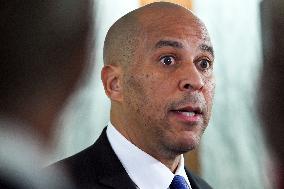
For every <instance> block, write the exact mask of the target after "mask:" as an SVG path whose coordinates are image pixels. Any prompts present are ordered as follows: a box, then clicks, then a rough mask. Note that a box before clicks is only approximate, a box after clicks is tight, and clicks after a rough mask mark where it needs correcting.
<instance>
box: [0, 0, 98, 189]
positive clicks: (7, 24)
mask: <svg viewBox="0 0 284 189" xmlns="http://www.w3.org/2000/svg"><path fill="white" fill-rule="evenodd" d="M92 12H93V3H92V2H91V0H84V1H79V0H40V1H34V0H27V1H22V0H5V1H1V5H0V61H1V64H0V188H1V189H3V188H29V189H31V188H44V189H47V188H49V189H52V188H69V187H70V186H68V183H67V180H66V178H64V175H62V174H61V173H60V171H57V170H54V172H52V171H50V172H48V173H46V174H45V175H41V174H39V173H38V170H39V168H41V166H42V163H43V161H45V154H46V153H48V151H49V147H50V145H51V143H52V132H53V131H54V129H55V128H54V125H55V122H56V119H57V118H58V114H59V113H60V111H61V110H62V108H63V105H64V104H65V103H66V100H67V98H68V97H69V96H70V94H71V93H72V92H73V91H74V89H75V88H76V84H77V82H78V79H79V78H80V76H81V75H82V72H83V71H84V68H86V66H87V65H88V64H87V63H88V60H89V46H90V44H89V43H90V42H89V41H92V39H91V35H90V34H91V29H92V22H93V20H92ZM51 177H52V179H51ZM54 178H55V179H54Z"/></svg>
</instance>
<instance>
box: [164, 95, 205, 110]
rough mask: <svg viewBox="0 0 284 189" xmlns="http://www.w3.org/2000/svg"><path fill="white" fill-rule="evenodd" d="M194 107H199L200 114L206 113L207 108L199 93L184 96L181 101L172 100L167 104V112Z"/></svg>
mask: <svg viewBox="0 0 284 189" xmlns="http://www.w3.org/2000/svg"><path fill="white" fill-rule="evenodd" d="M188 105H190V106H194V107H196V106H197V107H199V108H201V111H202V112H206V111H207V106H206V101H205V98H204V96H203V95H201V94H200V93H195V94H187V95H184V96H183V97H182V98H181V99H179V100H173V101H171V102H170V103H169V104H167V108H166V109H167V111H171V110H176V109H179V108H182V107H184V106H188Z"/></svg>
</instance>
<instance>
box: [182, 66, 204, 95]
mask: <svg viewBox="0 0 284 189" xmlns="http://www.w3.org/2000/svg"><path fill="white" fill-rule="evenodd" d="M182 74H183V75H182V77H181V78H182V79H181V80H180V82H179V88H180V90H181V91H189V92H192V91H201V90H202V89H203V86H204V81H203V78H202V74H201V73H200V72H199V71H198V70H197V68H196V67H195V65H194V64H191V65H189V66H187V68H184V70H183V71H182Z"/></svg>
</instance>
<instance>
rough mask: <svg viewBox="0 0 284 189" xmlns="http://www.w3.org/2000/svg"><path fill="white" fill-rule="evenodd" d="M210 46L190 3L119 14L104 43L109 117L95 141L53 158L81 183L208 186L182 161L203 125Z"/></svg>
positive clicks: (157, 188)
mask: <svg viewBox="0 0 284 189" xmlns="http://www.w3.org/2000/svg"><path fill="white" fill-rule="evenodd" d="M213 61H214V54H213V48H212V45H211V42H210V38H209V35H208V32H207V30H206V28H205V26H204V24H203V23H202V22H201V21H200V20H199V19H198V18H197V17H196V16H195V15H194V14H193V13H192V12H190V11H189V10H187V9H185V8H183V7H181V6H178V5H175V4H171V3H165V2H159V3H153V4H150V5H147V6H144V7H142V8H139V9H136V10H134V11H132V12H130V13H128V14H126V15H125V16H123V17H122V18H120V19H119V20H118V21H117V22H116V23H115V24H114V25H113V26H111V28H110V29H109V31H108V34H107V36H106V39H105V44H104V67H103V69H102V72H101V78H102V82H103V85H104V88H105V92H106V94H107V96H108V97H109V98H110V100H111V112H110V122H109V124H108V126H107V128H106V129H104V131H103V132H102V134H101V136H100V138H99V139H98V140H97V141H96V143H95V144H94V145H93V146H91V147H89V148H87V149H85V150H84V151H82V152H80V153H78V154H76V155H74V156H72V157H69V158H67V159H65V160H63V161H61V162H59V165H61V166H64V167H65V168H66V169H68V170H69V171H70V172H72V174H73V178H74V179H76V180H77V181H76V183H77V185H78V186H79V187H81V188H97V189H106V188H117V189H118V188H119V189H122V188H128V189H130V188H133V189H135V188H140V189H167V188H171V189H173V188H191V189H201V188H202V189H208V188H211V187H210V186H209V185H208V184H207V183H206V182H205V181H204V180H202V179H201V178H199V177H197V176H195V175H194V174H193V173H191V172H190V171H189V170H188V169H186V168H185V167H184V158H183V155H182V154H183V153H185V152H188V151H190V150H192V149H194V148H196V147H197V146H198V144H199V141H200V138H201V135H202V133H203V132H204V130H205V128H206V127H207V125H208V122H209V118H210V114H211V106H212V99H213V94H214V86H215V83H214V78H213Z"/></svg>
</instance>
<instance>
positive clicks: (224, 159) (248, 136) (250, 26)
mask: <svg viewBox="0 0 284 189" xmlns="http://www.w3.org/2000/svg"><path fill="white" fill-rule="evenodd" d="M151 2H154V1H153V0H97V1H96V3H97V5H96V7H97V17H96V19H97V23H96V24H97V25H96V31H97V33H96V34H97V40H96V45H95V47H94V49H95V51H96V56H95V57H93V61H94V62H96V65H95V66H93V67H90V70H89V72H88V74H87V75H86V80H85V81H84V84H83V86H82V88H81V90H79V91H78V92H77V93H76V94H75V95H74V96H73V97H72V99H71V100H70V103H69V105H68V106H67V108H66V109H65V111H64V112H63V116H62V117H61V119H60V120H59V122H58V124H60V125H61V127H60V129H59V130H57V131H56V133H57V140H56V141H57V142H56V144H55V145H56V151H55V152H54V155H52V156H51V159H50V162H48V163H51V162H54V161H57V160H59V159H62V158H65V157H67V156H70V155H73V154H75V153H77V152H79V151H81V150H82V149H84V148H86V147H88V146H90V145H92V144H93V143H94V142H95V140H96V139H97V137H98V136H99V135H100V133H101V131H102V129H103V128H104V127H105V126H106V125H107V122H108V121H109V108H110V102H109V100H108V98H107V97H106V95H105V94H104V90H103V86H102V83H101V80H100V70H101V68H102V65H103V58H102V49H103V41H104V37H105V35H106V32H107V30H108V28H109V27H110V26H111V25H112V24H113V23H114V22H115V21H116V20H117V19H118V18H120V17H121V16H122V15H124V14H126V13H127V12H129V11H131V10H134V9H136V8H138V7H140V6H142V5H145V4H147V3H151ZM170 2H175V3H177V4H180V5H182V6H185V7H187V8H189V9H191V10H192V11H193V12H194V13H195V14H196V15H197V16H198V17H199V18H201V19H202V20H203V21H204V23H205V25H206V26H207V28H208V30H209V33H210V35H211V40H212V42H213V46H214V49H215V55H216V59H215V65H214V66H215V68H214V69H215V76H216V83H217V87H216V94H215V102H214V108H213V116H212V118H211V122H210V124H209V127H208V128H207V130H206V132H205V134H204V136H203V139H202V144H201V145H200V148H199V149H197V150H195V151H194V152H191V153H190V154H187V155H186V158H187V159H186V163H187V165H188V166H189V167H190V169H192V170H194V172H196V173H197V174H199V175H201V176H202V177H203V178H204V179H205V180H206V181H208V183H209V184H210V185H212V186H213V188H219V189H224V188H230V189H268V188H270V186H269V182H268V175H269V171H268V167H269V162H270V157H269V156H268V152H267V148H266V146H265V141H264V138H263V136H262V132H261V127H260V121H259V119H258V117H257V109H256V107H257V106H256V104H255V103H256V96H257V91H258V77H259V74H260V70H261V68H262V40H261V24H260V23H261V20H260V18H261V14H260V10H261V9H260V7H261V6H260V4H261V0H249V1H247V0H238V1H233V0H229V1H228V0H172V1H170Z"/></svg>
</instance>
